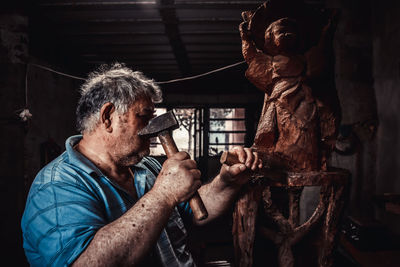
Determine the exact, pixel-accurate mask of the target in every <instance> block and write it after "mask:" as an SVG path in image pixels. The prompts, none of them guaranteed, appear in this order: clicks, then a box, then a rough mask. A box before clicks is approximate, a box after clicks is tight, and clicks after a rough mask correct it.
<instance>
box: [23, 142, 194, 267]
mask: <svg viewBox="0 0 400 267" xmlns="http://www.w3.org/2000/svg"><path fill="white" fill-rule="evenodd" d="M81 138H82V136H80V135H77V136H72V137H70V138H68V139H67V141H66V144H65V146H66V151H65V152H64V153H63V154H61V155H60V156H59V157H58V158H56V159H55V160H53V161H52V162H51V163H49V164H48V165H47V166H45V167H44V168H43V169H42V170H41V171H40V172H39V173H38V175H37V176H36V178H35V180H34V181H33V183H32V186H31V189H30V191H29V195H28V199H27V202H26V207H25V211H24V214H23V217H22V221H21V226H22V231H23V240H24V243H23V246H24V249H25V254H26V256H27V258H28V261H29V263H30V264H31V265H32V266H69V265H70V264H72V263H73V262H74V261H75V260H76V258H77V257H78V256H79V255H80V254H81V253H82V252H83V251H84V249H85V248H86V247H87V246H88V244H89V243H90V241H91V240H92V239H93V237H94V235H95V234H96V232H97V231H98V230H99V229H100V228H101V227H103V226H104V225H106V224H109V223H110V222H112V221H114V220H116V219H117V218H119V217H120V216H121V215H123V214H124V213H125V212H126V211H127V210H129V209H130V208H131V207H132V206H133V205H134V204H135V200H134V199H133V198H132V197H131V196H130V194H129V193H128V192H127V191H125V190H124V189H123V188H122V187H120V186H119V185H118V184H117V183H115V182H114V181H113V180H112V179H109V178H107V177H106V176H105V175H104V174H102V173H101V171H100V170H99V169H98V168H97V167H96V166H95V165H94V164H93V163H92V162H91V161H90V160H88V159H87V158H86V157H84V156H83V155H82V154H80V153H79V152H78V151H76V150H75V149H74V148H73V146H74V145H76V144H77V143H78V142H79V141H80V139H81ZM160 169H161V165H160V164H159V163H158V162H157V161H156V160H155V159H153V158H151V157H145V158H144V159H143V160H142V161H141V162H140V163H138V164H137V165H135V166H133V167H132V170H133V171H134V175H135V179H134V183H135V187H136V191H137V194H138V197H139V198H140V197H142V196H143V195H144V194H145V193H146V192H147V191H148V190H149V189H150V188H151V187H152V186H153V184H154V181H155V179H156V176H157V174H158V172H159V171H160ZM190 213H191V211H190V208H189V206H188V204H187V203H182V204H181V205H180V206H178V207H176V208H175V209H174V211H173V213H172V215H171V217H170V219H169V221H168V223H167V225H166V227H165V229H163V231H162V233H161V235H160V238H159V240H158V242H157V244H156V246H155V248H154V250H155V253H156V255H157V257H158V259H159V261H160V263H161V264H162V265H164V266H194V262H193V259H192V256H191V254H190V253H189V252H188V250H187V248H186V229H185V227H184V224H183V220H182V218H181V215H182V216H186V215H188V216H190ZM133 249H134V248H133Z"/></svg>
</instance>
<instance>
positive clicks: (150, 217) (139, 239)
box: [73, 188, 174, 266]
mask: <svg viewBox="0 0 400 267" xmlns="http://www.w3.org/2000/svg"><path fill="white" fill-rule="evenodd" d="M173 207H174V204H173V203H171V202H169V201H167V200H166V198H165V197H163V195H162V194H160V192H158V191H157V189H154V188H153V189H152V190H150V191H149V192H148V193H147V194H145V195H144V196H143V197H142V198H141V199H139V200H138V202H137V203H136V204H135V205H134V206H133V207H132V208H131V209H130V210H128V211H127V212H126V213H125V214H124V215H122V216H121V217H120V218H118V219H117V220H115V221H114V222H112V223H110V224H107V225H105V226H104V227H102V228H101V229H100V230H99V231H98V232H97V233H96V235H95V236H94V238H93V240H92V241H91V242H90V244H89V246H88V247H87V248H86V249H85V251H84V252H83V253H82V254H81V255H80V256H79V258H78V259H77V260H76V261H75V262H74V264H73V266H127V265H129V266H132V265H137V263H138V262H139V261H140V260H141V259H143V257H144V256H145V255H146V254H147V253H148V252H149V250H150V248H151V247H153V246H154V244H155V243H156V241H157V239H158V238H159V236H160V233H161V231H162V229H163V228H164V227H165V225H166V223H167V221H168V218H169V216H170V215H171V212H172V210H173Z"/></svg>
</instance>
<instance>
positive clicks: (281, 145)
mask: <svg viewBox="0 0 400 267" xmlns="http://www.w3.org/2000/svg"><path fill="white" fill-rule="evenodd" d="M275 2H277V1H269V2H267V3H265V4H264V5H263V6H261V7H260V8H259V9H258V10H257V11H256V12H255V13H254V14H252V13H251V12H243V14H242V16H243V18H244V20H245V21H244V22H243V23H242V24H241V25H240V35H241V38H242V52H243V57H244V59H245V60H246V62H247V63H248V69H247V71H246V77H247V78H248V80H249V81H250V82H252V83H253V84H254V85H255V86H256V87H257V88H258V89H260V90H262V91H263V92H265V99H264V107H263V111H262V114H261V118H260V121H259V125H258V129H257V133H256V137H255V140H254V148H255V149H256V150H257V151H259V153H265V154H267V155H269V156H273V157H274V158H275V161H276V162H275V163H276V164H277V165H278V167H280V168H284V169H287V170H293V171H311V170H320V169H322V170H326V159H327V157H328V156H329V154H330V152H331V151H332V149H333V148H334V145H335V141H336V134H337V128H338V123H339V121H340V115H339V103H338V99H337V94H336V90H335V87H334V84H333V80H332V79H330V78H331V76H330V75H331V73H332V70H331V69H332V66H331V65H332V64H331V53H332V51H330V50H329V48H330V46H331V45H332V44H331V43H332V42H331V39H332V35H333V32H334V27H335V24H336V23H335V17H333V18H332V19H331V20H330V21H329V22H328V23H327V24H326V25H325V26H324V27H321V29H320V32H319V33H317V34H316V35H317V36H318V38H315V37H314V39H317V40H316V41H314V43H313V42H312V40H308V39H310V38H307V36H309V35H310V33H307V28H306V27H310V28H311V25H313V24H311V23H308V24H307V22H304V21H299V20H301V19H302V18H301V17H300V18H298V16H295V15H293V14H291V13H290V12H285V8H286V9H288V8H291V10H292V9H297V10H296V11H297V12H299V13H301V12H302V10H304V8H303V9H302V8H301V6H299V7H298V8H297V6H298V4H297V6H296V4H295V3H294V2H293V3H292V1H279V4H276V3H275ZM285 2H286V3H287V6H285V5H284V4H285ZM297 2H298V1H297ZM289 4H290V5H289ZM293 5H295V6H293ZM275 14H278V15H275ZM290 15H292V16H293V17H292V16H290ZM268 16H269V17H268ZM282 16H283V17H282ZM308 19H310V18H308ZM257 23H258V24H257ZM259 24H261V25H259ZM314 24H315V22H314ZM314 27H315V26H314ZM314 31H315V30H314ZM260 34H263V36H264V40H263V42H262V41H260V38H258V37H257V36H259V35H260Z"/></svg>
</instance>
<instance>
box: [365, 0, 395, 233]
mask: <svg viewBox="0 0 400 267" xmlns="http://www.w3.org/2000/svg"><path fill="white" fill-rule="evenodd" d="M384 2H385V3H383V2H379V1H374V2H373V5H372V11H373V12H372V15H373V17H372V21H373V62H374V64H373V69H372V70H373V77H374V89H375V94H376V101H377V111H378V118H379V127H378V131H377V137H376V142H377V162H376V180H375V181H376V182H375V183H376V193H377V194H383V193H397V194H399V193H400V157H399V151H400V140H399V139H400V113H399V107H400V90H399V87H400V50H399V47H400V27H399V25H400V17H399V12H398V11H399V10H400V3H399V2H398V1H384ZM378 218H379V219H382V220H384V221H385V222H386V223H387V224H388V225H390V226H391V228H392V229H394V230H395V231H396V232H397V233H400V218H399V216H398V215H393V214H392V215H391V214H390V213H383V212H382V211H381V210H378Z"/></svg>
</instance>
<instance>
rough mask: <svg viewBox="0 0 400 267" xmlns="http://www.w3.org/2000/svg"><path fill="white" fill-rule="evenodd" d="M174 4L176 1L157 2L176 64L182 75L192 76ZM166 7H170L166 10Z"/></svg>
mask: <svg viewBox="0 0 400 267" xmlns="http://www.w3.org/2000/svg"><path fill="white" fill-rule="evenodd" d="M174 2H175V1H174V0H157V4H158V5H159V6H160V9H159V12H160V16H161V19H162V20H163V22H164V27H165V34H166V35H167V37H168V39H169V43H170V44H171V48H172V51H173V53H174V55H175V58H176V62H177V63H178V66H179V69H180V71H181V73H182V75H189V74H191V66H190V61H189V58H188V56H187V53H186V48H185V45H184V43H183V42H182V39H181V35H180V32H179V27H178V18H177V16H176V11H175V6H174ZM165 6H169V7H168V8H165Z"/></svg>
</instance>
